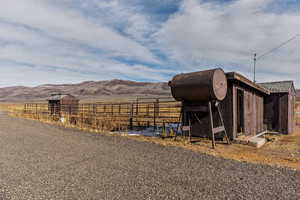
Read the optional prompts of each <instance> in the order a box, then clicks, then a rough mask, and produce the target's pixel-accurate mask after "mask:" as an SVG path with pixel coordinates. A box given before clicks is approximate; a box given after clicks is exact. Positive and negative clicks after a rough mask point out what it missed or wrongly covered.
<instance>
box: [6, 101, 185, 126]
mask: <svg viewBox="0 0 300 200" xmlns="http://www.w3.org/2000/svg"><path fill="white" fill-rule="evenodd" d="M180 108H181V104H180V103H179V102H176V101H175V100H173V99H170V98H155V99H153V98H138V99H136V100H135V101H133V102H119V103H105V102H101V103H85V104H67V105H50V104H47V103H27V104H24V105H22V107H21V106H20V105H19V106H18V107H15V109H9V111H10V112H12V113H13V114H14V115H18V116H22V117H26V118H32V119H37V120H41V121H55V122H58V123H63V124H69V125H72V126H75V127H79V128H84V129H94V130H99V131H118V130H119V131H120V130H124V131H125V130H130V129H134V128H144V127H153V128H154V130H155V129H156V128H157V127H165V126H166V125H168V124H178V123H179V115H180Z"/></svg>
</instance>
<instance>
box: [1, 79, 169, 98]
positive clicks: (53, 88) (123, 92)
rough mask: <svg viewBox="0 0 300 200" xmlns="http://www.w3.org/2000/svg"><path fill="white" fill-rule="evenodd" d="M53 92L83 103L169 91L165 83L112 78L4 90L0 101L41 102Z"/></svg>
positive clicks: (152, 94)
mask: <svg viewBox="0 0 300 200" xmlns="http://www.w3.org/2000/svg"><path fill="white" fill-rule="evenodd" d="M57 93H61V94H72V95H73V96H75V97H77V98H79V99H80V100H85V101H95V100H102V99H122V98H136V97H137V96H143V97H151V96H152V97H153V96H170V95H171V94H170V88H169V86H168V84H167V83H165V82H159V83H150V82H134V81H126V80H118V79H114V80H110V81H86V82H82V83H78V84H58V85H54V84H46V85H40V86H37V87H24V86H15V87H5V88H0V101H2V102H30V101H45V100H46V99H48V98H49V96H50V95H51V94H57Z"/></svg>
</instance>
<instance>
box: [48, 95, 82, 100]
mask: <svg viewBox="0 0 300 200" xmlns="http://www.w3.org/2000/svg"><path fill="white" fill-rule="evenodd" d="M65 97H71V98H74V99H76V98H75V97H74V96H73V95H70V94H53V95H51V97H50V98H49V99H48V100H49V101H59V100H62V99H64V98H65Z"/></svg>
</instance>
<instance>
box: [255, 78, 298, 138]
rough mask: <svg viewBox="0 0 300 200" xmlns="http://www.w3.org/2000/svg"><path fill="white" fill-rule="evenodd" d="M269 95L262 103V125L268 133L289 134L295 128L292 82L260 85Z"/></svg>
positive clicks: (294, 101)
mask: <svg viewBox="0 0 300 200" xmlns="http://www.w3.org/2000/svg"><path fill="white" fill-rule="evenodd" d="M260 85H261V86H263V87H264V88H266V89H268V90H269V91H270V92H271V94H270V95H269V96H266V97H265V101H264V123H265V124H266V126H267V128H268V130H269V131H276V132H279V133H282V134H291V133H293V132H294V129H295V126H296V118H295V117H296V113H295V108H296V89H295V87H294V82H293V81H280V82H268V83H260Z"/></svg>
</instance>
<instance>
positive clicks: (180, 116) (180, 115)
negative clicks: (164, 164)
mask: <svg viewBox="0 0 300 200" xmlns="http://www.w3.org/2000/svg"><path fill="white" fill-rule="evenodd" d="M182 111H183V109H182V107H181V109H180V114H179V120H178V124H177V128H176V132H175V137H174V140H176V138H177V134H178V131H179V126H180V123H182V122H181V121H182V119H181V118H182Z"/></svg>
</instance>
